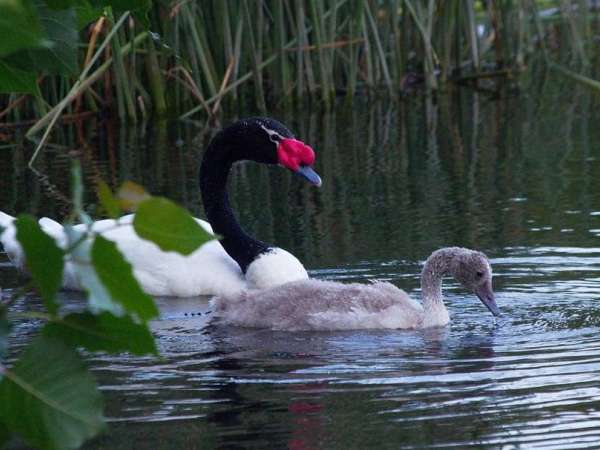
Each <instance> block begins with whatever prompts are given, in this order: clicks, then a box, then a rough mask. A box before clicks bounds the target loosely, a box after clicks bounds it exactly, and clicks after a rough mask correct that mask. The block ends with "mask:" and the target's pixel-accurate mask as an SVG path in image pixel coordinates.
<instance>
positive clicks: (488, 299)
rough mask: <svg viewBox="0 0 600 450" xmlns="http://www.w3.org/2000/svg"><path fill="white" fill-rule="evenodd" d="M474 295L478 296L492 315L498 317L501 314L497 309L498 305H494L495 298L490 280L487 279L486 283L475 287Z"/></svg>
mask: <svg viewBox="0 0 600 450" xmlns="http://www.w3.org/2000/svg"><path fill="white" fill-rule="evenodd" d="M475 295H477V297H479V300H481V303H483V304H484V305H485V306H486V307H487V309H489V310H490V312H491V313H492V314H493V315H494V316H496V317H498V316H500V315H501V314H500V310H499V309H498V305H496V300H494V291H492V283H491V281H488V282H487V283H485V284H483V285H481V286H480V287H479V288H477V289H476V290H475Z"/></svg>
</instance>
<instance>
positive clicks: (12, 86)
mask: <svg viewBox="0 0 600 450" xmlns="http://www.w3.org/2000/svg"><path fill="white" fill-rule="evenodd" d="M12 92H20V93H23V94H34V95H40V90H39V88H38V85H37V81H36V74H35V73H33V72H27V71H25V70H21V69H17V68H16V67H13V66H11V65H10V64H8V63H6V62H5V61H2V60H0V93H12Z"/></svg>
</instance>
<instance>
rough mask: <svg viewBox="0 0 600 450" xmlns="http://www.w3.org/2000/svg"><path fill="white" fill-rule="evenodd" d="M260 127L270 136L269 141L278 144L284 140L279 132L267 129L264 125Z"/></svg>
mask: <svg viewBox="0 0 600 450" xmlns="http://www.w3.org/2000/svg"><path fill="white" fill-rule="evenodd" d="M260 127H261V128H262V129H263V130H265V133H267V135H269V139H270V141H271V142H273V143H275V144H278V143H279V142H281V141H282V140H283V136H282V135H280V134H279V133H278V132H277V131H273V130H271V129H270V128H267V127H265V126H264V125H261V126H260Z"/></svg>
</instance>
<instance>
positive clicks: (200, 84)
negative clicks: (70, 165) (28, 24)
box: [0, 0, 600, 126]
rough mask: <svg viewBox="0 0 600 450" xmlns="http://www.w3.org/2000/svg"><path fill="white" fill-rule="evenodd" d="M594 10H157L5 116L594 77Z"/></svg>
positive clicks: (343, 0) (327, 101)
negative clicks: (516, 78) (533, 72)
mask: <svg viewBox="0 0 600 450" xmlns="http://www.w3.org/2000/svg"><path fill="white" fill-rule="evenodd" d="M592 4H593V2H592ZM589 5H590V4H589V2H587V1H584V0H548V1H536V0H487V1H471V0H466V1H465V0H319V1H316V0H306V1H300V0H239V1H237V0H236V1H223V0H202V1H186V0H173V1H171V2H162V3H155V4H154V6H153V9H152V10H151V14H150V24H151V30H152V31H154V32H156V33H157V35H152V34H144V33H143V30H142V28H141V27H139V26H138V25H137V24H136V23H135V22H134V20H133V19H128V22H127V25H126V26H123V27H121V29H119V30H118V31H117V32H116V33H115V35H114V37H113V38H112V39H111V43H110V45H109V46H108V47H107V48H105V49H104V53H103V57H102V58H100V59H99V60H98V61H97V62H96V64H95V66H94V68H93V69H94V70H93V71H92V73H93V74H95V78H93V79H92V80H90V81H88V82H85V81H84V82H83V83H81V86H80V89H78V91H77V92H75V94H73V93H71V94H69V91H70V89H71V85H72V83H73V82H74V80H71V79H68V78H65V77H57V76H45V77H41V79H40V80H39V84H40V88H41V92H42V94H43V98H35V97H33V96H26V97H24V96H22V95H19V94H11V95H2V96H0V120H2V121H5V122H18V121H22V120H24V119H31V118H33V117H41V116H45V115H47V113H48V112H49V111H51V110H52V109H53V108H56V106H57V105H59V104H61V101H63V99H65V98H66V97H67V96H68V95H69V96H70V100H74V101H69V102H67V104H64V105H63V106H62V107H64V111H65V113H66V114H67V116H66V117H72V116H73V115H77V114H80V113H84V112H89V111H94V112H95V111H97V110H102V109H113V110H115V111H116V113H117V114H118V116H119V117H120V118H122V119H127V120H130V121H135V120H139V119H140V118H141V117H145V116H147V115H149V114H150V113H156V114H160V115H164V114H167V113H170V114H171V115H176V116H180V117H183V118H189V117H192V116H194V115H196V114H200V115H209V116H211V115H214V114H217V113H218V111H219V109H220V107H221V106H222V105H223V104H224V103H235V102H243V103H244V104H247V103H248V102H251V103H252V104H254V105H255V106H256V107H257V108H259V109H260V110H263V111H266V110H267V109H269V108H272V107H279V106H291V105H303V104H305V103H306V102H313V103H319V104H321V105H323V106H325V107H327V106H329V107H330V106H332V105H333V102H334V99H335V97H336V96H337V97H339V96H345V97H347V98H348V99H352V98H354V97H355V96H356V95H369V96H385V97H397V96H399V95H401V94H402V92H403V91H405V90H407V89H410V88H411V87H414V86H415V85H418V84H419V83H420V82H421V81H423V86H424V88H426V89H430V90H435V89H443V88H444V87H445V86H447V85H448V84H449V83H455V82H470V83H478V82H479V80H481V79H483V78H490V77H502V76H507V75H513V74H516V73H518V72H520V71H523V70H526V69H527V67H528V65H529V63H530V61H532V59H535V58H538V57H539V56H543V58H539V59H543V60H553V61H554V62H559V63H560V62H566V61H568V62H569V63H570V67H573V66H574V64H577V65H575V67H578V69H577V72H579V73H580V75H581V76H584V77H585V76H586V70H588V69H587V68H588V67H591V66H593V64H592V63H593V61H595V60H596V56H597V51H594V50H595V49H598V48H600V46H598V45H597V43H595V41H594V39H595V36H597V35H598V34H599V33H600V32H599V20H598V14H599V11H597V10H595V9H594V8H592V7H589ZM114 22H115V21H114V19H113V18H112V17H110V16H109V17H107V18H101V19H100V20H98V21H97V22H96V23H95V24H93V25H91V26H90V27H88V29H87V30H86V31H85V33H86V41H85V42H86V45H85V46H84V48H82V52H81V58H80V61H81V67H82V68H83V67H84V66H85V64H86V63H87V62H89V57H90V56H89V55H91V54H93V53H94V51H95V48H96V45H97V44H96V43H97V42H98V41H101V40H102V39H103V38H105V37H106V35H107V34H108V33H109V32H110V31H111V30H112V29H113V27H114V25H113V24H114ZM151 36H154V39H152V38H150V37H151ZM86 55H87V56H86ZM109 61H110V63H108V62H109ZM107 63H108V65H107ZM98 71H100V72H98ZM592 85H593V84H592ZM0 126H2V124H0ZM3 126H7V125H6V124H4V125H3Z"/></svg>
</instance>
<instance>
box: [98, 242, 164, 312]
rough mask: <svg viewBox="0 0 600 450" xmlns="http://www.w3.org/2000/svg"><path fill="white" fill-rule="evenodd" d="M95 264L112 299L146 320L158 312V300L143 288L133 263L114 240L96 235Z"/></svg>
mask: <svg viewBox="0 0 600 450" xmlns="http://www.w3.org/2000/svg"><path fill="white" fill-rule="evenodd" d="M92 264H93V265H94V270H95V271H96V274H97V275H98V278H99V279H100V281H101V282H102V284H103V285H104V287H105V288H106V290H107V291H108V293H109V294H110V296H111V297H112V299H113V300H114V301H116V302H118V303H119V304H121V305H122V306H123V308H125V310H126V311H127V312H129V313H132V314H135V315H137V317H138V318H139V319H140V320H142V321H147V320H149V319H153V318H154V317H156V316H157V315H158V309H157V308H156V305H155V304H154V300H153V299H152V297H151V296H149V295H148V294H146V293H145V292H144V291H143V290H142V288H141V287H140V285H139V283H138V282H137V280H136V279H135V278H134V276H133V270H132V268H131V264H129V262H127V261H126V260H125V258H124V257H123V255H122V254H121V252H120V251H119V249H118V248H117V245H116V244H115V243H114V242H112V241H109V240H108V239H105V238H103V237H102V236H96V238H95V239H94V243H93V244H92Z"/></svg>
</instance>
